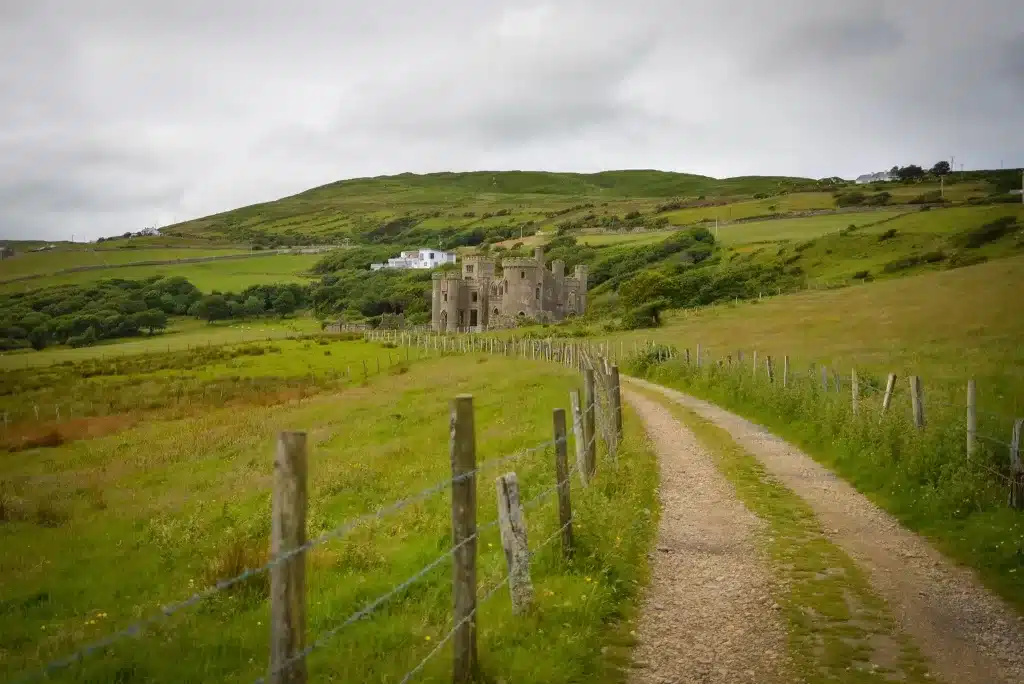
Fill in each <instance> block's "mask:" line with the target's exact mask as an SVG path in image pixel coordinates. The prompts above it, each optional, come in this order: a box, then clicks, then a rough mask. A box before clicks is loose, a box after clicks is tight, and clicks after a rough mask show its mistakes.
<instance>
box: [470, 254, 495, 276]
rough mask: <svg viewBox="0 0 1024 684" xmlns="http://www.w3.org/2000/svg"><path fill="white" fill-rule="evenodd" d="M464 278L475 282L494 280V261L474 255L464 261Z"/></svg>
mask: <svg viewBox="0 0 1024 684" xmlns="http://www.w3.org/2000/svg"><path fill="white" fill-rule="evenodd" d="M462 277H463V278H467V279H473V280H493V279H494V259H489V258H487V257H485V256H482V255H480V254H474V255H470V256H467V257H463V259H462Z"/></svg>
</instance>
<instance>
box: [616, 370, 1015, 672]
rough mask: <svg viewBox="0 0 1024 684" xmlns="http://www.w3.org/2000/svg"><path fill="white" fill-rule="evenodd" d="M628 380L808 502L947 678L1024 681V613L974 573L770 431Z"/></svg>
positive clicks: (656, 387)
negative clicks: (734, 446) (726, 441)
mask: <svg viewBox="0 0 1024 684" xmlns="http://www.w3.org/2000/svg"><path fill="white" fill-rule="evenodd" d="M624 380H628V382H630V383H635V384H636V385H639V386H643V387H646V388H648V389H652V390H655V391H658V392H661V393H662V394H664V395H665V396H667V397H669V398H670V399H672V400H674V401H676V402H678V403H680V404H682V405H684V406H686V407H687V408H689V409H691V410H693V411H695V412H696V413H697V414H699V415H700V416H702V417H703V418H705V419H707V420H710V421H711V422H713V423H715V424H716V425H718V426H719V427H721V428H723V429H725V430H726V431H728V432H729V433H730V434H731V435H732V437H733V439H735V440H736V442H737V443H738V444H739V445H741V446H742V447H743V448H744V449H746V450H747V451H748V452H750V453H751V454H752V455H754V456H755V457H756V458H758V459H759V460H760V461H761V463H762V464H764V466H765V469H766V470H767V471H768V472H769V473H770V474H771V475H772V476H774V477H775V478H777V479H778V480H779V481H780V482H782V483H783V484H784V485H785V486H787V487H788V488H789V489H791V490H792V491H793V492H795V493H796V494H797V495H799V496H800V497H802V498H803V499H804V500H805V501H807V503H808V504H809V505H810V506H811V508H812V509H813V510H814V512H815V513H816V514H817V516H818V519H819V520H820V522H821V524H822V527H823V528H824V530H825V532H826V534H827V536H828V537H829V539H830V540H831V541H832V542H834V543H836V544H837V545H839V546H840V547H842V548H843V549H844V550H845V551H846V552H847V553H848V554H849V555H850V557H851V558H853V559H854V561H856V562H857V563H858V564H859V565H860V566H861V568H863V569H864V570H865V571H866V574H867V575H868V579H869V581H870V583H871V586H872V589H873V590H874V591H875V592H876V593H877V594H878V595H879V596H881V597H883V598H884V599H885V600H886V601H887V602H888V603H889V606H890V609H891V611H892V613H893V615H894V617H895V619H896V621H897V623H898V625H899V627H900V628H901V629H902V630H903V631H904V632H905V633H906V634H908V635H909V636H910V637H911V638H912V639H913V641H914V643H915V644H916V645H917V647H918V648H919V649H920V651H921V653H922V654H923V655H924V656H925V657H926V658H928V660H929V661H930V667H931V669H933V670H934V671H935V672H936V673H937V674H938V675H939V676H940V677H941V678H942V679H943V680H945V681H948V682H957V683H958V684H960V683H962V684H993V683H994V682H1005V683H1006V684H1011V683H1013V684H1019V683H1020V682H1024V619H1022V617H1021V616H1020V615H1018V614H1017V612H1016V611H1015V610H1014V609H1013V608H1012V607H1011V606H1010V605H1009V604H1007V603H1006V602H1005V601H1003V600H1002V599H1000V598H999V597H997V596H995V595H993V594H991V593H990V592H989V591H988V590H987V589H985V587H984V586H982V584H981V582H980V581H979V580H978V578H977V577H976V576H975V575H974V573H973V572H972V571H971V570H969V569H967V568H962V567H958V566H957V565H956V564H955V563H954V562H953V561H951V560H949V559H948V558H946V557H945V556H943V555H942V554H941V553H939V552H938V551H936V550H935V549H934V548H932V546H931V545H930V544H929V543H928V542H927V541H926V540H924V539H923V538H922V537H920V536H918V535H916V534H914V533H913V532H910V531H909V530H907V529H905V528H904V527H903V526H902V525H900V523H899V522H898V521H897V520H895V519H894V518H893V517H892V516H890V515H889V514H887V513H885V512H884V511H882V510H881V509H880V508H878V507H877V506H875V505H874V504H873V503H871V502H870V501H869V500H868V499H867V498H866V497H864V496H863V495H862V494H860V493H859V492H857V490H856V489H854V488H853V487H852V486H851V485H849V484H848V483H846V482H845V481H844V480H842V479H840V478H838V477H836V476H835V475H834V474H833V473H831V472H829V471H828V470H826V469H825V468H824V467H823V466H821V465H820V464H818V463H817V462H815V461H814V460H813V459H812V458H811V457H809V456H808V455H807V454H805V453H803V452H802V451H800V450H799V449H797V448H796V447H794V446H792V445H790V444H788V443H786V442H784V441H783V440H781V439H779V438H778V437H775V436H774V435H772V434H770V433H769V432H768V431H767V430H765V429H764V428H762V427H760V426H758V425H755V424H754V423H751V422H750V421H747V420H745V419H744V418H741V417H739V416H737V415H735V414H733V413H730V412H728V411H725V410H724V409H721V408H719V407H717V406H715V405H713V404H709V403H707V402H704V401H701V400H699V399H696V398H694V397H691V396H689V395H686V394H683V393H681V392H677V391H675V390H671V389H668V388H665V387H661V386H659V385H654V384H652V383H648V382H646V381H643V380H638V379H635V378H624ZM631 396H635V395H631ZM647 412H650V410H649V409H648V411H647ZM716 505H717V504H716ZM658 619H659V622H660V621H663V620H664V616H662V615H659V617H658ZM645 681H657V680H645ZM681 681H686V680H681ZM695 681H701V680H695ZM723 681H724V680H723ZM737 681H739V680H737Z"/></svg>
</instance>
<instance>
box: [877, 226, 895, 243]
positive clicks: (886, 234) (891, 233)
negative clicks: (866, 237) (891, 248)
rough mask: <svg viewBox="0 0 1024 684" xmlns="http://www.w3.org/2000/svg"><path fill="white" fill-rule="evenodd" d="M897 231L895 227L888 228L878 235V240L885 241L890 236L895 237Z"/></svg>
mask: <svg viewBox="0 0 1024 684" xmlns="http://www.w3.org/2000/svg"><path fill="white" fill-rule="evenodd" d="M897 233H899V231H898V230H896V229H895V228H890V229H889V230H887V231H885V232H884V233H882V234H881V235H879V236H878V241H879V242H885V241H886V240H891V239H892V238H894V237H896V234H897Z"/></svg>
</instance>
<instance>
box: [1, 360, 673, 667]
mask: <svg viewBox="0 0 1024 684" xmlns="http://www.w3.org/2000/svg"><path fill="white" fill-rule="evenodd" d="M341 344H347V343H338V344H332V345H331V347H332V348H333V349H335V351H337V352H339V355H341V356H344V354H342V353H340V351H339V349H338V347H339V346H340V345H341ZM351 344H356V345H363V344H364V343H361V342H356V343H351ZM312 353H314V354H320V355H322V353H321V352H320V348H319V347H318V346H317V348H315V349H313V351H312ZM578 386H579V378H578V377H576V376H575V375H574V374H572V373H570V372H568V371H566V370H565V369H563V368H561V367H559V366H557V365H553V364H542V363H530V362H525V361H519V360H512V359H503V358H497V357H489V358H485V357H472V356H471V357H457V358H445V359H440V360H433V361H423V362H416V361H414V362H413V363H412V364H411V366H410V367H409V368H408V370H407V372H403V373H401V374H385V375H382V376H380V377H378V378H372V379H371V382H370V384H369V386H367V387H352V388H349V389H346V390H344V391H340V392H336V393H332V394H329V395H323V396H320V397H316V398H312V399H306V400H305V401H301V402H299V401H290V402H286V403H283V404H276V405H273V406H249V407H242V406H232V407H227V408H223V409H212V410H208V411H205V412H203V413H201V414H196V415H192V416H187V417H183V418H177V419H167V420H151V421H147V422H144V423H141V424H139V425H137V426H135V427H131V428H130V429H127V430H125V431H122V432H119V433H117V434H112V435H108V436H105V437H97V438H94V439H89V440H81V441H77V442H74V443H71V444H67V445H64V446H60V447H55V448H48V449H37V450H35V451H32V452H22V453H19V454H7V455H4V454H0V473H2V480H3V482H4V487H3V491H2V496H3V502H4V509H3V510H4V511H5V515H6V520H5V522H4V530H5V548H6V550H7V552H6V553H5V554H4V557H3V560H2V562H0V578H2V581H3V584H4V588H5V591H4V595H5V599H4V611H3V612H2V613H0V639H2V642H3V643H5V644H17V645H18V646H17V648H13V649H10V650H8V651H7V652H6V653H5V656H4V658H3V659H2V660H0V672H2V675H0V676H2V678H3V679H4V680H11V679H14V678H15V676H16V675H18V674H20V673H23V672H26V671H28V672H31V671H33V670H34V669H36V668H38V667H40V666H41V665H42V664H43V663H45V662H46V661H48V660H50V659H52V658H54V657H59V656H63V655H65V654H67V653H69V652H72V651H74V650H75V649H77V648H80V647H81V646H82V645H84V644H86V643H88V642H90V641H92V640H94V639H97V638H99V637H101V636H103V635H105V634H108V633H110V632H112V631H116V630H118V629H123V628H124V627H126V626H127V625H129V624H131V623H133V622H135V621H137V620H139V619H142V618H146V617H148V616H150V615H151V614H153V613H159V612H160V610H161V606H164V605H166V604H168V603H173V602H175V601H179V600H183V599H185V598H187V597H188V596H190V595H192V594H193V593H194V592H196V591H198V590H200V589H202V588H205V587H207V586H210V585H211V584H213V583H214V582H216V581H217V580H219V579H222V578H225V577H229V576H233V575H235V574H236V573H238V572H240V571H241V570H242V569H243V568H244V567H247V566H248V567H252V566H258V565H260V564H262V563H263V562H264V561H265V559H266V553H267V551H266V550H267V548H268V533H269V526H270V520H269V515H270V487H271V480H272V477H271V476H272V471H273V466H272V463H273V453H274V437H275V434H276V433H277V431H279V430H284V429H289V430H304V431H306V432H307V434H308V435H309V449H310V461H309V462H310V490H309V516H308V527H309V534H310V536H311V537H315V536H317V535H319V534H321V533H323V532H325V531H328V530H331V529H334V528H336V527H337V526H339V525H341V524H342V523H343V522H344V521H346V520H351V519H352V518H354V517H356V516H359V515H363V514H366V513H368V512H371V511H373V510H375V509H377V508H378V507H380V506H381V505H383V504H386V503H389V502H392V501H395V500H396V499H401V498H403V497H409V496H411V495H413V494H415V493H417V492H419V491H421V490H423V489H424V488H427V487H429V486H431V485H434V484H435V483H437V482H438V481H443V480H445V479H446V478H448V477H449V476H450V473H449V470H450V466H449V462H448V438H449V429H448V402H449V400H450V399H451V398H453V397H454V396H455V395H456V394H458V393H463V392H469V393H472V394H473V395H474V406H475V413H476V416H475V419H476V435H477V454H478V456H477V457H478V459H479V462H481V463H483V462H486V461H488V460H490V459H494V458H497V457H502V456H506V455H508V454H510V453H513V452H515V451H516V450H519V449H525V448H527V447H531V446H534V445H536V444H539V443H542V442H544V441H547V440H550V438H551V424H552V423H551V420H552V418H551V416H552V409H553V408H555V407H565V406H566V405H567V403H568V391H569V389H571V388H574V387H578ZM512 402H514V403H515V406H516V411H515V414H514V416H513V415H512V414H510V413H509V409H508V407H509V405H510V403H512ZM625 433H626V439H625V442H624V444H623V448H622V449H621V451H620V453H619V466H618V469H617V470H615V471H612V470H611V469H608V468H605V464H604V462H603V461H602V465H601V466H600V470H599V480H598V482H599V483H600V486H596V487H591V488H589V489H586V490H583V489H580V488H579V487H578V485H576V484H575V481H574V489H573V505H574V512H575V519H576V528H575V533H576V554H575V557H574V559H573V561H572V563H571V564H566V563H565V562H564V561H562V560H561V559H560V554H559V552H558V548H557V538H556V541H555V543H553V544H548V545H547V546H543V547H542V546H541V544H542V543H543V542H544V541H545V540H546V539H548V538H549V537H550V536H551V535H552V533H553V532H554V531H555V530H556V529H557V527H558V522H557V520H558V518H557V513H556V511H555V509H554V507H553V501H554V500H553V499H551V498H548V499H546V500H545V499H541V500H539V501H538V502H537V505H536V506H532V507H530V508H529V509H528V510H527V524H528V526H529V535H530V536H529V539H530V547H531V550H533V551H534V555H533V559H532V579H533V584H534V589H535V596H536V600H535V607H534V609H533V611H531V613H530V614H529V615H527V616H523V617H513V616H512V615H511V613H510V607H509V599H508V593H507V589H502V590H499V591H498V592H497V593H496V594H495V595H494V596H493V597H492V598H490V600H488V601H486V602H484V603H482V604H481V606H480V609H479V613H478V617H477V620H478V625H479V627H478V630H479V631H478V633H479V642H480V664H481V668H482V670H483V672H484V673H485V675H486V676H488V677H493V678H496V679H497V678H507V679H508V681H527V680H534V681H545V682H555V683H558V682H566V683H568V682H578V681H593V682H617V681H620V680H621V676H622V674H621V670H620V669H619V663H620V662H622V661H623V658H624V657H628V651H627V650H626V644H627V643H628V638H629V637H628V636H627V633H628V630H629V627H630V626H629V619H630V617H631V616H632V614H633V612H634V604H635V600H636V597H637V593H638V590H639V587H640V586H641V585H642V584H643V583H644V581H645V578H646V565H647V553H648V551H649V549H650V543H651V540H652V538H653V533H654V530H655V528H656V523H657V513H656V511H655V502H654V500H653V492H654V491H655V487H656V482H657V468H656V463H655V459H654V456H653V454H652V453H650V452H649V451H648V450H647V447H646V446H645V445H644V442H643V440H642V438H641V434H642V430H641V428H640V426H639V423H638V422H637V421H636V420H635V418H634V417H633V416H632V414H630V413H627V415H626V423H625ZM570 440H571V437H570ZM572 448H573V447H572V445H571V444H570V446H569V449H570V453H571V452H572ZM602 458H603V457H602ZM507 470H515V471H516V473H517V474H518V477H519V482H520V486H521V489H522V498H523V500H524V501H530V500H533V499H534V498H535V497H537V496H538V495H539V494H541V493H542V492H544V491H545V490H547V489H549V488H550V487H551V485H552V484H553V483H554V481H555V479H554V464H553V460H552V455H551V452H550V450H539V451H536V452H532V453H527V454H524V455H523V456H522V457H520V459H518V460H517V461H515V462H514V463H509V464H506V465H503V466H502V468H500V469H495V468H494V467H493V466H492V467H490V469H487V466H485V469H484V470H483V471H482V472H481V474H480V476H479V480H480V482H479V493H478V503H479V512H478V520H479V523H480V524H481V525H483V524H485V523H490V522H491V521H492V520H493V519H494V518H495V515H496V512H495V498H494V495H493V491H494V487H493V484H492V483H493V478H494V477H495V476H497V475H498V474H500V473H502V472H505V471H507ZM450 515H451V513H450V500H449V495H448V492H447V491H446V490H445V491H442V492H440V493H438V494H437V495H436V496H433V497H430V498H428V499H426V500H425V501H423V502H422V503H416V504H414V505H410V506H408V507H406V508H405V509H403V510H401V511H398V512H396V513H394V514H392V515H388V516H385V517H382V518H381V519H380V520H378V521H375V522H371V523H368V524H364V525H362V526H359V527H357V528H356V529H354V530H352V531H351V532H350V533H348V534H346V535H343V536H342V537H341V538H340V539H335V540H332V541H330V542H328V543H326V544H323V545H320V546H317V547H316V548H315V549H314V550H313V551H311V552H310V553H309V554H308V555H307V561H306V562H307V568H308V570H307V585H308V591H307V596H308V599H307V605H308V609H307V614H308V618H307V620H308V625H309V635H310V638H309V641H310V642H312V640H313V639H315V638H317V637H319V636H321V635H324V634H326V633H327V632H328V631H329V630H332V629H336V628H337V629H340V630H341V631H340V632H339V633H338V634H336V635H335V636H334V637H332V638H329V639H327V640H326V641H324V642H323V643H322V644H321V645H320V646H321V647H320V648H317V649H316V650H315V651H314V652H313V653H312V655H311V656H310V658H309V671H310V681H331V680H334V681H361V682H394V681H398V680H399V679H400V678H401V677H402V676H403V675H404V674H405V673H406V672H408V671H409V670H411V669H412V668H413V667H414V666H415V665H416V664H417V663H418V662H419V661H420V660H421V659H423V658H424V657H425V656H427V655H428V653H430V651H432V650H433V649H434V647H435V644H438V643H439V642H440V641H441V640H442V638H443V637H444V635H445V634H446V633H447V631H448V630H449V629H450V627H451V624H450V623H451V608H450V607H451V602H452V599H451V579H450V577H451V575H450V573H451V570H450V564H449V563H447V562H444V563H440V564H439V567H437V568H435V569H433V570H431V571H429V572H427V573H426V574H425V575H424V576H423V577H422V578H421V579H420V580H419V581H417V582H415V583H413V584H412V585H411V586H410V587H409V588H407V589H405V590H401V591H399V592H398V594H397V595H396V596H394V597H392V598H391V599H390V600H389V601H388V602H387V603H386V604H385V605H384V606H382V607H381V609H380V610H377V611H375V612H374V613H373V614H372V615H371V616H369V617H367V618H366V619H363V620H360V621H358V622H356V623H355V624H351V625H348V626H345V627H342V626H341V625H342V622H343V621H344V620H345V618H346V617H347V616H349V615H351V614H353V613H355V612H356V611H359V610H360V609H361V608H362V607H363V606H365V605H366V604H367V603H368V602H369V601H371V600H372V599H374V598H375V597H377V596H379V595H381V594H384V593H386V592H388V591H389V590H391V589H392V588H393V587H394V586H395V585H397V584H398V583H399V582H401V581H402V580H404V579H406V578H408V577H410V576H412V575H413V574H414V573H416V572H417V571H419V570H420V568H422V567H424V566H425V565H427V564H429V563H431V562H433V561H434V560H435V559H437V558H438V557H442V558H443V555H444V554H445V553H446V550H447V549H448V548H449V547H450V545H451V541H450ZM477 545H478V557H479V570H478V577H479V585H480V587H481V594H483V593H484V592H485V591H486V590H487V589H489V588H491V587H493V586H495V585H496V583H497V582H498V581H499V580H500V578H502V577H503V575H504V573H505V568H504V565H505V559H504V556H503V554H502V552H501V543H500V540H499V538H498V532H497V529H496V528H495V527H493V526H488V527H486V528H482V529H481V531H480V536H479V540H478V542H477ZM266 599H267V583H266V580H265V577H264V576H258V577H256V578H253V579H250V580H247V581H246V582H243V583H242V584H240V585H237V586H236V587H234V588H233V589H231V590H227V591H222V592H219V593H217V594H216V595H215V596H213V597H211V598H209V599H207V600H205V601H202V602H200V603H199V604H198V605H195V606H192V607H191V608H189V609H186V610H182V611H180V612H179V613H177V614H175V615H174V616H173V617H171V618H169V619H167V620H160V621H158V622H157V624H156V625H155V626H152V627H147V628H146V629H144V630H143V632H142V633H141V634H140V636H139V637H138V638H135V639H127V640H123V641H120V642H118V643H116V644H115V645H113V646H111V647H109V648H107V649H103V650H101V651H99V652H96V653H93V654H91V655H90V656H88V657H86V658H85V659H84V660H83V661H82V662H80V663H74V664H72V665H71V666H70V667H68V668H65V669H62V670H59V671H57V672H55V673H54V674H53V675H51V678H50V681H69V682H70V681H75V682H97V683H98V682H110V681H120V680H125V679H126V678H127V679H138V680H145V681H152V682H185V681H210V680H216V681H218V682H246V683H248V682H251V681H253V680H254V679H255V678H256V677H258V676H260V675H262V674H264V673H265V670H266V662H267V653H268V635H269V629H268V627H267V625H268V608H267V600H266ZM450 671H451V651H450V646H449V647H446V648H443V649H442V650H441V651H440V652H439V653H438V654H437V656H436V657H434V658H433V659H431V660H429V661H428V663H427V665H426V668H425V670H424V671H423V672H422V673H421V675H420V676H421V679H422V681H440V680H443V679H445V678H449V677H450Z"/></svg>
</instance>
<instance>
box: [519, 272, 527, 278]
mask: <svg viewBox="0 0 1024 684" xmlns="http://www.w3.org/2000/svg"><path fill="white" fill-rule="evenodd" d="M524 278H526V271H520V272H519V279H520V280H523V279H524Z"/></svg>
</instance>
